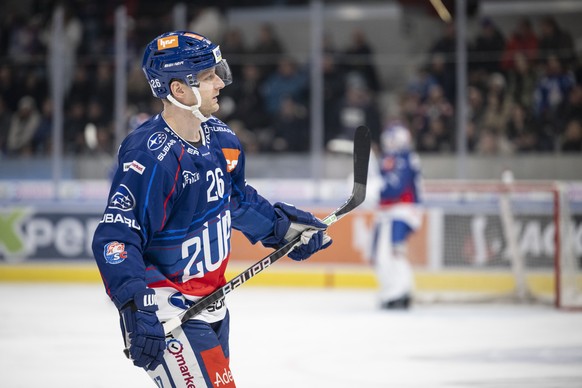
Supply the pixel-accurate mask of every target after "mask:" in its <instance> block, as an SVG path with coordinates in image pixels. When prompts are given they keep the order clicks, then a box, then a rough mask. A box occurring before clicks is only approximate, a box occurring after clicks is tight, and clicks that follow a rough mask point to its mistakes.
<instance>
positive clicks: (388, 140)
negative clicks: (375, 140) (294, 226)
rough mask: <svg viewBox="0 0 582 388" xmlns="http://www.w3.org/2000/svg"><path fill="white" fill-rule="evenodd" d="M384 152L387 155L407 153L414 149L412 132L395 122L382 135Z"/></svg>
mask: <svg viewBox="0 0 582 388" xmlns="http://www.w3.org/2000/svg"><path fill="white" fill-rule="evenodd" d="M380 141H381V145H382V150H383V151H384V152H386V153H400V152H407V151H410V150H411V149H412V138H411V136H410V131H409V130H408V128H406V127H405V126H404V125H403V124H402V123H400V122H398V121H394V122H391V123H389V124H388V126H387V127H386V128H385V129H384V130H383V131H382V134H381V135H380Z"/></svg>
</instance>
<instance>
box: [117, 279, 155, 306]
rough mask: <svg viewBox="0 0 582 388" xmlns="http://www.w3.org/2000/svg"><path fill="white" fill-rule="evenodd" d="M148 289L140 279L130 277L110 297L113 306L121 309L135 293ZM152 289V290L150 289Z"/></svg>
mask: <svg viewBox="0 0 582 388" xmlns="http://www.w3.org/2000/svg"><path fill="white" fill-rule="evenodd" d="M146 290H148V285H147V284H146V282H145V281H143V280H142V279H131V280H129V281H127V282H125V283H124V284H123V285H122V286H121V287H119V289H118V290H117V293H116V294H115V295H113V296H112V297H111V299H112V300H113V303H114V304H115V307H117V309H118V310H121V309H122V308H123V307H125V305H126V304H128V303H129V302H131V301H132V300H133V299H134V298H135V296H136V294H138V293H139V292H145V291H146ZM152 291H153V290H152Z"/></svg>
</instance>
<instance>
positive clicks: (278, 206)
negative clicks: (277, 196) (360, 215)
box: [262, 202, 332, 261]
mask: <svg viewBox="0 0 582 388" xmlns="http://www.w3.org/2000/svg"><path fill="white" fill-rule="evenodd" d="M274 207H275V213H276V215H277V220H276V221H275V226H274V228H273V234H272V235H271V236H269V237H268V238H266V239H263V240H262V243H263V245H264V246H266V247H271V248H276V249H277V248H280V247H282V246H283V245H285V244H287V243H288V242H289V241H291V240H292V239H293V238H295V237H296V236H297V235H299V234H301V239H300V242H299V243H298V245H297V246H296V247H295V248H294V249H293V250H292V251H291V252H290V253H289V257H290V258H292V259H293V260H297V261H301V260H305V259H307V258H309V257H310V256H311V255H312V254H314V253H315V252H317V251H319V250H321V249H325V248H327V247H329V246H330V245H331V243H332V240H331V237H329V236H328V235H327V234H326V233H325V231H326V229H327V225H326V224H324V223H323V222H321V221H319V220H318V219H317V218H315V216H314V215H313V214H311V213H309V212H305V211H302V210H299V209H297V208H296V207H295V206H292V205H289V204H286V203H283V202H277V203H275V204H274Z"/></svg>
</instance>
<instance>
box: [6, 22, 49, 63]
mask: <svg viewBox="0 0 582 388" xmlns="http://www.w3.org/2000/svg"><path fill="white" fill-rule="evenodd" d="M41 22H42V21H41V18H40V15H32V17H30V18H28V19H27V18H25V17H24V16H20V15H18V16H16V20H15V23H14V25H13V29H12V30H11V31H10V34H9V37H8V51H7V53H8V56H9V57H10V59H11V60H12V61H14V63H17V64H20V65H29V64H30V63H34V62H35V61H37V60H39V59H40V58H41V57H40V56H41V55H42V54H43V51H44V47H43V44H42V42H41V41H40V29H41Z"/></svg>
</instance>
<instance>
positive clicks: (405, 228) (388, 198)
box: [371, 122, 422, 309]
mask: <svg viewBox="0 0 582 388" xmlns="http://www.w3.org/2000/svg"><path fill="white" fill-rule="evenodd" d="M380 142H381V144H380V148H381V151H380V153H381V155H380V158H379V165H380V166H379V169H380V203H379V209H378V211H377V213H376V219H375V223H374V236H373V239H372V249H371V252H372V254H371V259H372V263H373V265H374V270H375V273H376V277H377V279H378V283H379V286H380V292H379V299H380V306H381V308H383V309H407V308H409V306H410V304H411V299H412V292H413V289H414V279H413V273H412V267H411V265H410V262H409V261H408V257H407V246H406V242H407V239H408V237H409V236H410V235H411V234H412V233H414V232H415V231H416V230H417V229H418V228H419V227H420V226H421V224H422V211H421V209H420V206H419V204H420V179H421V171H420V159H419V157H418V155H417V154H416V153H415V152H413V150H412V140H411V137H410V132H409V130H408V129H407V128H406V127H404V126H402V124H400V123H399V122H391V123H390V124H389V125H388V126H387V127H386V128H385V129H384V131H383V132H382V134H381V138H380Z"/></svg>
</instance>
